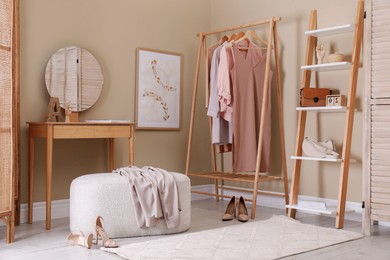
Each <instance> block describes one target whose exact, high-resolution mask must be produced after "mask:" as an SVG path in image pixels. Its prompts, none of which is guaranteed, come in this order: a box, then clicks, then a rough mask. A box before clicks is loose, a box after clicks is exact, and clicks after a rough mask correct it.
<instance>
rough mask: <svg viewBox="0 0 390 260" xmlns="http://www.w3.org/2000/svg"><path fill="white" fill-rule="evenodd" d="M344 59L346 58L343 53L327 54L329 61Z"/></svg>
mask: <svg viewBox="0 0 390 260" xmlns="http://www.w3.org/2000/svg"><path fill="white" fill-rule="evenodd" d="M345 60H346V58H345V56H344V54H341V53H332V54H329V56H328V62H329V63H333V62H342V61H345Z"/></svg>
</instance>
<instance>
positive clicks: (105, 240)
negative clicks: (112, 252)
mask: <svg viewBox="0 0 390 260" xmlns="http://www.w3.org/2000/svg"><path fill="white" fill-rule="evenodd" d="M102 220H103V218H102V217H101V216H98V217H97V218H96V245H97V243H98V239H99V236H100V237H101V239H102V244H103V246H104V247H107V248H113V247H118V245H117V244H116V243H115V241H114V240H112V239H110V238H109V237H108V235H107V233H106V231H105V230H104V228H103V224H102Z"/></svg>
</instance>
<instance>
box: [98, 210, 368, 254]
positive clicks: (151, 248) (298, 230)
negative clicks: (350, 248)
mask: <svg viewBox="0 0 390 260" xmlns="http://www.w3.org/2000/svg"><path fill="white" fill-rule="evenodd" d="M361 237H363V235H362V234H359V233H354V232H350V231H345V230H338V229H334V228H324V227H318V226H315V225H309V224H302V223H300V222H299V221H297V220H294V219H291V218H288V217H285V216H273V217H272V218H270V219H267V220H263V221H254V222H248V223H242V224H241V223H240V224H237V225H233V226H228V227H224V228H217V229H211V230H204V231H200V232H193V233H191V232H187V233H182V234H178V235H169V236H167V237H164V238H161V239H155V240H150V241H145V242H140V243H134V244H129V245H125V246H121V247H119V248H111V249H109V248H102V249H103V250H105V251H108V252H111V253H115V254H117V255H119V256H121V257H124V258H126V259H130V260H135V259H137V260H141V259H142V260H146V259H148V260H151V259H153V260H168V259H172V260H173V259H197V260H198V259H199V260H200V259H207V260H210V259H219V260H222V259H223V260H228V259H234V260H237V259H245V260H251V259H277V258H280V257H285V256H289V255H294V254H298V253H302V252H306V251H311V250H314V249H318V248H322V247H326V246H330V245H334V244H338V243H342V242H346V241H349V240H354V239H358V238H361Z"/></svg>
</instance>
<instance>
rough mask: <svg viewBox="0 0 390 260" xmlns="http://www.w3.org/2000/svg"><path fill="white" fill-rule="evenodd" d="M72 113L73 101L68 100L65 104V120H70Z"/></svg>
mask: <svg viewBox="0 0 390 260" xmlns="http://www.w3.org/2000/svg"><path fill="white" fill-rule="evenodd" d="M71 114H72V102H70V101H68V102H66V105H65V122H66V123H69V122H70V115H71Z"/></svg>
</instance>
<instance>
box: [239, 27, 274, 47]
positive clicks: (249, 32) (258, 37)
mask: <svg viewBox="0 0 390 260" xmlns="http://www.w3.org/2000/svg"><path fill="white" fill-rule="evenodd" d="M250 36H252V37H253V38H254V39H256V40H258V41H259V42H261V43H263V44H264V45H265V46H268V42H267V41H266V40H264V39H262V38H261V37H260V36H259V35H257V33H256V32H255V31H253V30H250V29H249V30H248V31H246V32H245V35H244V37H246V38H250Z"/></svg>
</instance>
